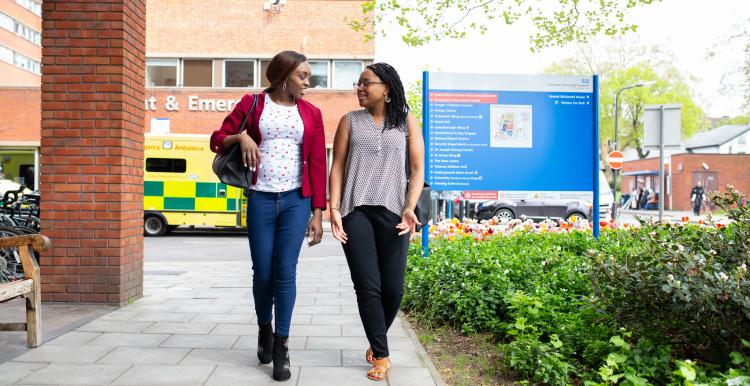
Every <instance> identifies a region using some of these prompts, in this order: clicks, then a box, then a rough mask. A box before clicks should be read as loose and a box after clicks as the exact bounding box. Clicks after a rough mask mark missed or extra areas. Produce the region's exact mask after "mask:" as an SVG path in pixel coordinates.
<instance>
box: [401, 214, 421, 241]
mask: <svg viewBox="0 0 750 386" xmlns="http://www.w3.org/2000/svg"><path fill="white" fill-rule="evenodd" d="M417 226H422V224H421V223H420V222H419V220H417V215H416V214H414V211H413V210H411V209H404V212H403V213H401V222H400V223H398V224H396V229H398V230H399V231H400V232H398V235H399V236H401V235H405V234H407V233H409V240H411V239H413V238H414V235H415V234H416V233H417Z"/></svg>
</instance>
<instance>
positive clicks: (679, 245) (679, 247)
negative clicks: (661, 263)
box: [677, 244, 685, 252]
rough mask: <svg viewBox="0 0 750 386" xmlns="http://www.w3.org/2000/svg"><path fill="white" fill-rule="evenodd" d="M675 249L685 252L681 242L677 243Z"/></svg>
mask: <svg viewBox="0 0 750 386" xmlns="http://www.w3.org/2000/svg"><path fill="white" fill-rule="evenodd" d="M677 249H679V250H680V252H685V247H683V246H682V244H677Z"/></svg>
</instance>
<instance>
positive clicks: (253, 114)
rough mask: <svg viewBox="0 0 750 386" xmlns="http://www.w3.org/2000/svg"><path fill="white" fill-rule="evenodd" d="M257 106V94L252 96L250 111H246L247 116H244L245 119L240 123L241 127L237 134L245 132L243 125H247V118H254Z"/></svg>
mask: <svg viewBox="0 0 750 386" xmlns="http://www.w3.org/2000/svg"><path fill="white" fill-rule="evenodd" d="M257 104H258V94H253V105H252V106H251V107H250V110H248V112H247V114H245V119H244V120H243V121H242V126H240V131H239V133H241V132H242V130H245V124H246V123H247V118H249V117H250V116H251V115H252V116H255V105H257ZM239 133H237V134H239Z"/></svg>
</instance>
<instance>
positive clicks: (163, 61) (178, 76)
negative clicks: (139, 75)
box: [146, 58, 182, 88]
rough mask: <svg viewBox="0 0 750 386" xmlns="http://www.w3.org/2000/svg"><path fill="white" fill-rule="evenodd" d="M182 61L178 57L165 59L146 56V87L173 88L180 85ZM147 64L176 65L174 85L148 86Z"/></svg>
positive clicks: (157, 65)
mask: <svg viewBox="0 0 750 386" xmlns="http://www.w3.org/2000/svg"><path fill="white" fill-rule="evenodd" d="M181 65H182V62H181V61H180V59H167V58H146V87H155V88H175V87H182V85H181V84H180V81H181V80H182V66H181ZM149 66H155V67H172V66H174V67H177V74H176V76H175V85H174V86H149V85H148V83H149V81H148V80H149V79H148V67H149Z"/></svg>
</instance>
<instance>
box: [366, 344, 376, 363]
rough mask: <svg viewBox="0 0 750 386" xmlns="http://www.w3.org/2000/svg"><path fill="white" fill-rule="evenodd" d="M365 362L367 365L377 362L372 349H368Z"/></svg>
mask: <svg viewBox="0 0 750 386" xmlns="http://www.w3.org/2000/svg"><path fill="white" fill-rule="evenodd" d="M365 360H366V361H367V363H372V362H375V354H374V353H373V352H372V347H368V348H367V351H365Z"/></svg>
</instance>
